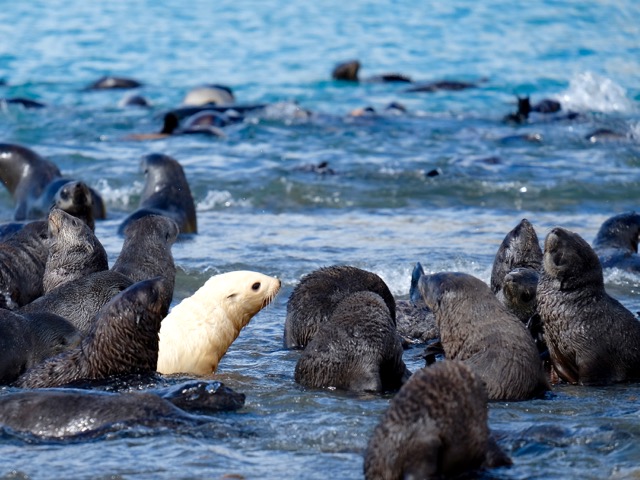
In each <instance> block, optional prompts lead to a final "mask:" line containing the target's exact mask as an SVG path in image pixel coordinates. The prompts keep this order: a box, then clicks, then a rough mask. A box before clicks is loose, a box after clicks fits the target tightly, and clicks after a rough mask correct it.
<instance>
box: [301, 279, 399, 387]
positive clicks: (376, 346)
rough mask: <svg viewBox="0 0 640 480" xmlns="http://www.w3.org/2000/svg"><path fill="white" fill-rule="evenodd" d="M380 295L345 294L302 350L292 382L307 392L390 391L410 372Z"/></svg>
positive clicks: (389, 314)
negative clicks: (327, 389)
mask: <svg viewBox="0 0 640 480" xmlns="http://www.w3.org/2000/svg"><path fill="white" fill-rule="evenodd" d="M402 353H403V349H402V343H401V341H400V337H399V336H398V335H397V333H396V329H395V322H394V321H393V319H392V318H391V313H390V312H389V307H388V306H387V304H386V303H385V302H384V300H383V299H382V297H380V295H378V294H377V293H374V292H370V291H366V290H365V291H359V292H354V293H351V294H349V295H346V296H345V297H344V298H342V300H340V302H338V304H337V305H336V306H335V308H334V310H333V312H332V313H331V316H330V317H329V318H328V319H327V320H326V321H325V322H323V323H322V324H320V325H319V327H318V331H317V332H316V334H315V335H314V337H313V338H312V339H311V341H310V342H309V343H308V344H307V346H306V347H305V349H304V351H303V352H302V354H301V356H300V358H299V359H298V362H297V364H296V369H295V381H296V382H297V383H299V384H300V385H302V386H305V387H310V388H338V389H341V390H350V391H356V392H386V391H395V390H398V389H399V388H400V386H401V385H402V384H403V383H404V382H405V381H406V380H407V379H408V378H409V376H410V375H411V373H410V372H409V370H408V369H407V367H406V365H405V364H404V361H403V360H402Z"/></svg>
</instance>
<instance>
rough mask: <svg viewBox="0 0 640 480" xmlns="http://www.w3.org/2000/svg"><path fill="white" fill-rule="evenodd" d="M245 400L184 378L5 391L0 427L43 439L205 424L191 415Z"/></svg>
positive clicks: (217, 386)
mask: <svg viewBox="0 0 640 480" xmlns="http://www.w3.org/2000/svg"><path fill="white" fill-rule="evenodd" d="M244 401H245V395H244V394H242V393H237V392H235V391H233V390H232V389H230V388H229V387H226V386H225V385H224V384H222V383H220V382H204V381H189V382H183V383H181V384H178V385H176V386H174V387H172V388H171V389H169V391H167V392H162V391H144V392H129V393H112V392H102V391H95V390H82V389H76V388H47V389H39V390H25V391H17V392H10V393H6V394H4V395H0V425H1V426H3V427H5V428H9V429H11V430H12V432H14V433H21V434H29V435H33V436H36V437H40V438H47V439H49V438H56V439H62V438H73V437H82V438H83V439H85V438H87V437H94V436H97V435H100V434H102V433H107V432H109V431H112V430H121V429H123V428H127V427H129V426H137V425H145V426H153V427H156V426H176V425H182V424H193V425H200V424H202V423H204V422H207V421H211V420H212V418H211V417H209V418H207V417H205V416H202V415H197V416H196V415H192V413H198V414H212V413H217V412H220V411H228V410H237V409H239V408H242V406H243V405H244ZM33 412H37V415H34V414H33Z"/></svg>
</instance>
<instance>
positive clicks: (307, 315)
mask: <svg viewBox="0 0 640 480" xmlns="http://www.w3.org/2000/svg"><path fill="white" fill-rule="evenodd" d="M365 290H366V291H371V292H374V293H377V294H378V295H380V296H381V297H382V298H383V299H384V301H385V303H386V304H387V307H388V308H389V312H390V314H391V318H392V320H393V325H394V326H395V323H396V306H395V300H394V298H393V295H392V294H391V291H390V290H389V287H387V284H386V283H384V280H382V278H380V277H379V276H378V275H377V274H375V273H373V272H368V271H366V270H362V269H360V268H357V267H351V266H345V265H333V266H330V267H323V268H320V269H318V270H315V271H313V272H311V273H309V274H307V275H305V276H304V277H302V279H301V280H300V283H298V285H297V286H296V287H295V288H294V289H293V292H291V296H290V297H289V301H288V302H287V317H286V320H285V324H284V346H285V347H287V348H304V347H305V346H306V345H307V343H309V342H310V341H311V339H312V338H313V336H314V335H315V334H316V332H317V331H318V328H319V327H320V325H321V324H322V323H324V322H326V320H327V319H328V318H329V317H330V316H331V314H332V312H333V309H334V308H335V306H336V305H337V304H338V302H340V300H342V299H343V298H344V297H345V296H347V295H349V294H350V293H354V292H359V291H365Z"/></svg>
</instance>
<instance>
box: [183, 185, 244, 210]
mask: <svg viewBox="0 0 640 480" xmlns="http://www.w3.org/2000/svg"><path fill="white" fill-rule="evenodd" d="M219 206H222V207H250V206H251V201H250V200H248V199H246V198H242V199H240V200H236V199H234V198H233V195H231V192H229V191H227V190H222V191H220V190H212V191H209V192H207V196H206V197H205V198H204V199H203V200H202V201H201V202H198V203H197V205H196V210H197V211H199V212H204V211H207V210H214V209H215V208H216V207H219Z"/></svg>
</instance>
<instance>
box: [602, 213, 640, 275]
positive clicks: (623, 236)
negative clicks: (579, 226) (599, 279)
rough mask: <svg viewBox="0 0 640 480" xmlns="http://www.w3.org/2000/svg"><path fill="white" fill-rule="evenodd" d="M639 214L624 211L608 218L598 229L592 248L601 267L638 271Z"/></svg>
mask: <svg viewBox="0 0 640 480" xmlns="http://www.w3.org/2000/svg"><path fill="white" fill-rule="evenodd" d="M639 238H640V214H638V213H636V212H626V213H621V214H619V215H614V216H613V217H610V218H608V219H607V220H606V221H605V222H604V223H603V224H602V225H601V226H600V229H599V230H598V234H597V235H596V238H595V240H594V241H593V249H594V250H595V251H596V253H597V255H598V257H599V258H600V263H601V264H602V267H603V268H619V269H621V270H626V271H629V272H637V273H640V255H638V239H639Z"/></svg>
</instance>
